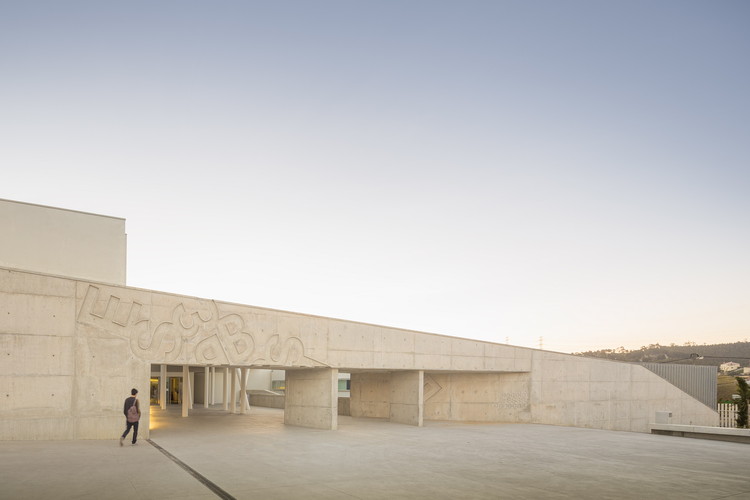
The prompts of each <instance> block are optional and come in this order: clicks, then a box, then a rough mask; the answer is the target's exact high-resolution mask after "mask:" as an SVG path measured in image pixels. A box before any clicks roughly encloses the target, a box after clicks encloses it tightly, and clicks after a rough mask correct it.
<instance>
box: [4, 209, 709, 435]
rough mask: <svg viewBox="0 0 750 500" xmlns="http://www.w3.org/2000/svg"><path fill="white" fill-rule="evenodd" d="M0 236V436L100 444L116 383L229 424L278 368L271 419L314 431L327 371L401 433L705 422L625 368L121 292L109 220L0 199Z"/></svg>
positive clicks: (329, 420) (332, 381)
mask: <svg viewBox="0 0 750 500" xmlns="http://www.w3.org/2000/svg"><path fill="white" fill-rule="evenodd" d="M0 230H1V231H2V234H3V235H4V237H3V245H2V246H1V247H0V264H2V266H1V267H0V357H2V360H3V362H2V363H0V401H2V403H1V404H0V440H14V439H111V438H112V437H113V436H116V435H117V434H118V433H119V432H121V431H122V429H121V427H122V420H123V416H122V401H123V399H124V397H126V396H127V395H128V394H129V391H130V388H131V387H136V388H139V390H140V394H141V399H142V400H145V396H146V394H148V392H149V391H147V389H146V388H149V387H150V388H151V391H150V392H151V394H150V396H151V399H152V403H154V404H159V405H161V406H162V407H165V406H166V405H167V404H179V405H181V408H182V415H183V416H185V417H187V416H189V414H190V410H191V408H192V407H193V405H197V404H201V405H203V406H204V407H208V406H210V405H211V404H214V405H220V406H219V409H220V410H225V411H229V412H240V413H244V412H247V411H248V404H247V400H246V398H245V397H244V396H245V395H246V393H247V389H248V387H249V384H250V385H252V382H251V380H252V377H253V374H254V373H256V372H255V370H284V373H285V376H284V377H285V378H284V387H285V396H286V397H285V402H284V422H285V423H286V424H289V425H299V426H306V427H313V428H319V429H336V427H337V416H338V393H339V374H341V373H346V374H350V389H351V397H350V400H349V411H350V414H351V416H352V417H376V418H383V419H388V420H390V421H391V422H397V423H402V424H409V425H415V426H421V425H422V424H423V422H424V421H425V420H454V421H484V422H518V423H541V424H554V425H563V426H578V427H589V428H598V429H610V430H624V431H636V432H648V430H649V423H650V422H653V421H654V418H655V415H656V413H657V412H668V413H669V414H670V415H671V422H672V423H675V424H693V425H717V424H718V414H717V413H716V411H715V410H714V409H713V408H710V407H708V406H706V405H705V404H703V403H701V402H700V401H698V400H697V399H696V398H695V397H693V396H691V395H690V394H688V393H686V392H684V391H682V390H680V389H679V388H678V387H676V386H675V385H673V384H671V383H669V382H668V381H666V380H665V379H664V378H662V377H660V376H659V375H657V374H655V373H654V372H653V371H651V370H649V369H647V368H645V367H643V366H639V365H635V364H626V363H619V362H613V361H608V360H599V359H589V358H582V357H576V356H572V355H567V354H560V353H554V352H547V351H542V350H536V349H527V348H522V347H514V346H509V345H504V344H494V343H491V342H482V341H477V340H471V339H464V338H456V337H448V336H442V335H435V334H430V333H423V332H416V331H410V330H403V329H398V328H389V327H383V326H378V325H371V324H364V323H357V322H353V321H345V320H341V319H334V318H325V317H320V316H314V315H308V314H298V313H292V312H287V311H279V310H271V309H264V308H260V307H253V306H248V305H241V304H233V303H227V302H220V301H216V300H210V299H204V298H198V297H188V296H182V295H175V294H170V293H166V292H159V291H155V290H144V289H138V288H132V287H127V286H125V241H126V237H125V224H124V220H123V219H116V218H111V217H103V216H99V215H93V214H83V213H80V212H72V211H67V210H60V209H56V208H49V207H40V206H37V205H29V204H23V203H16V202H9V201H2V202H1V203H0ZM25 246H33V247H34V250H33V252H32V251H29V252H24V251H23V248H24V247H25ZM61 248H62V249H64V252H63V254H62V256H61V255H60V254H59V249H61ZM264 373H267V372H264ZM262 376H264V377H265V376H266V375H262ZM152 380H153V381H154V383H153V384H152ZM148 428H149V416H148V412H144V416H143V419H142V424H141V429H142V430H141V435H142V436H143V437H148Z"/></svg>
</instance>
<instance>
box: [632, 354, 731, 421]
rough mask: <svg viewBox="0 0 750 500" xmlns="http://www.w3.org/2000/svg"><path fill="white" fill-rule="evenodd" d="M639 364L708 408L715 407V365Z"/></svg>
mask: <svg viewBox="0 0 750 500" xmlns="http://www.w3.org/2000/svg"><path fill="white" fill-rule="evenodd" d="M640 364H641V365H642V366H644V367H645V368H646V369H648V370H651V371H652V372H654V373H655V374H657V375H659V376H660V377H661V378H663V379H664V380H666V381H667V382H669V383H671V384H672V385H675V386H677V387H678V388H679V389H681V390H682V391H684V392H686V393H688V394H690V395H691V396H693V397H694V398H695V399H697V400H698V401H700V402H701V403H703V404H704V405H706V406H708V407H709V408H712V409H714V410H715V409H716V397H717V395H716V373H717V368H716V367H715V366H694V365H673V364H669V363H640Z"/></svg>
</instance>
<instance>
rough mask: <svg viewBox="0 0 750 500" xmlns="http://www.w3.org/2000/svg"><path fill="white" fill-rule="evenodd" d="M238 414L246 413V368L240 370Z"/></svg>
mask: <svg viewBox="0 0 750 500" xmlns="http://www.w3.org/2000/svg"><path fill="white" fill-rule="evenodd" d="M240 413H241V414H243V415H244V414H245V413H247V368H241V369H240Z"/></svg>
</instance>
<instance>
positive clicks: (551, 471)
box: [0, 407, 750, 500]
mask: <svg viewBox="0 0 750 500" xmlns="http://www.w3.org/2000/svg"><path fill="white" fill-rule="evenodd" d="M151 425H152V429H151V436H150V437H151V440H152V441H153V443H155V444H156V445H158V446H159V447H160V448H162V449H163V450H164V451H165V452H166V454H165V453H162V451H160V449H158V448H157V447H155V446H151V445H150V444H148V443H147V442H146V441H144V440H141V441H140V442H139V445H137V446H127V445H126V446H124V447H120V446H119V444H118V439H117V437H118V436H113V439H112V440H111V441H5V442H2V443H0V464H2V469H1V470H2V485H0V499H36V498H39V499H46V498H57V499H68V498H71V499H72V498H76V499H101V498H107V499H118V500H119V499H125V498H128V499H132V498H138V499H172V498H174V499H177V498H180V499H195V500H199V499H201V500H202V499H216V498H221V497H220V496H218V494H220V492H221V491H223V492H225V493H226V495H227V496H226V497H224V498H237V499H306V500H307V499H386V498H387V499H392V498H393V499H406V498H408V499H422V498H424V499H449V498H450V499H454V498H472V499H498V498H501V499H502V498H508V499H516V498H517V499H529V498H532V499H533V498H543V499H547V498H551V499H555V498H584V499H585V498H597V499H602V498H603V499H608V498H612V499H618V498H666V499H701V500H703V499H720V498H722V499H726V498H728V499H731V498H734V499H740V498H750V480H749V479H747V478H746V477H743V473H742V470H741V467H738V466H737V464H738V463H742V457H743V456H745V455H746V454H747V453H748V451H749V450H750V447H748V446H747V445H743V444H738V443H726V442H720V441H704V440H698V439H685V438H676V437H670V436H657V435H649V434H638V433H629V432H612V431H600V430H592V429H577V428H570V427H554V426H547V425H527V424H467V423H451V422H428V423H427V424H426V425H425V427H421V428H419V427H411V426H407V425H401V424H395V423H390V422H388V421H385V420H379V419H354V418H351V417H339V430H337V431H323V430H316V429H305V428H300V427H292V426H285V425H284V424H283V410H275V409H269V408H257V407H253V408H252V409H251V412H250V413H249V414H247V415H237V414H229V413H225V412H224V411H222V410H221V409H219V408H211V409H203V408H196V409H195V410H192V411H191V416H190V417H188V418H182V417H181V416H180V410H179V408H169V409H167V410H160V409H159V408H158V407H156V408H155V407H152V408H151ZM168 455H170V456H171V458H170V456H168ZM181 464H182V465H181ZM190 471H193V472H194V473H195V474H194V475H191V472H190ZM737 471H739V472H737ZM209 483H210V484H213V485H215V486H217V487H218V493H217V491H212V490H211V489H209V487H208V484H209Z"/></svg>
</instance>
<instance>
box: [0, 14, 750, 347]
mask: <svg viewBox="0 0 750 500" xmlns="http://www.w3.org/2000/svg"><path fill="white" fill-rule="evenodd" d="M749 25H750V3H749V2H747V1H743V0H740V1H722V0H719V1H712V2H709V1H702V2H694V1H685V0H679V1H666V0H662V1H652V0H648V1H627V2H625V1H623V2H602V1H593V0H592V1H557V0H555V1H501V0H497V1H471V0H469V1H454V2H444V1H434V0H430V1H411V0H400V1H378V2H374V1H371V2H365V1H312V2H311V1H295V2H288V1H279V2H269V1H263V2H259V1H258V2H253V1H236V2H226V1H211V2H209V1H204V2H194V1H161V2H153V1H148V2H141V1H128V2H123V1H117V2H107V1H88V2H81V1H66V2H59V1H49V2H39V1H34V0H29V1H10V0H5V1H0V172H1V175H0V198H6V199H12V200H18V201H25V202H30V203H39V204H43V205H52V206H59V207H63V208H70V209H75V210H82V211H87V212H94V213H100V214H106V215H113V216H118V217H124V218H126V219H127V232H128V284H129V285H132V286H136V287H143V288H153V289H157V290H163V291H169V292H174V293H183V294H188V295H196V296H199V297H205V298H212V299H217V300H224V301H231V302H238V303H243V304H251V305H256V306H264V307H271V308H277V309H284V310H290V311H296V312H303V313H310V314H317V315H322V316H333V317H339V318H344V319H350V320H356V321H364V322H369V323H376V324H382V325H388V326H397V327H404V328H410V329H415V330H421V331H429V332H435V333H443V334H448V335H455V336H460V337H469V338H477V339H483V340H490V341H496V342H501V343H505V342H509V343H510V344H514V345H521V346H528V347H538V346H539V338H540V337H542V338H543V347H544V348H545V349H552V350H557V351H563V352H575V351H581V350H588V349H598V348H606V347H618V346H621V345H622V346H625V347H629V348H638V347H640V346H642V345H646V344H650V343H656V342H659V343H662V344H668V343H671V342H675V343H680V344H682V343H684V342H686V341H693V342H698V343H704V342H706V343H714V342H734V341H738V340H744V339H746V338H748V337H750V163H749V161H750V29H748V26H749ZM1 238H2V235H0V242H1V241H2V239H1Z"/></svg>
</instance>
